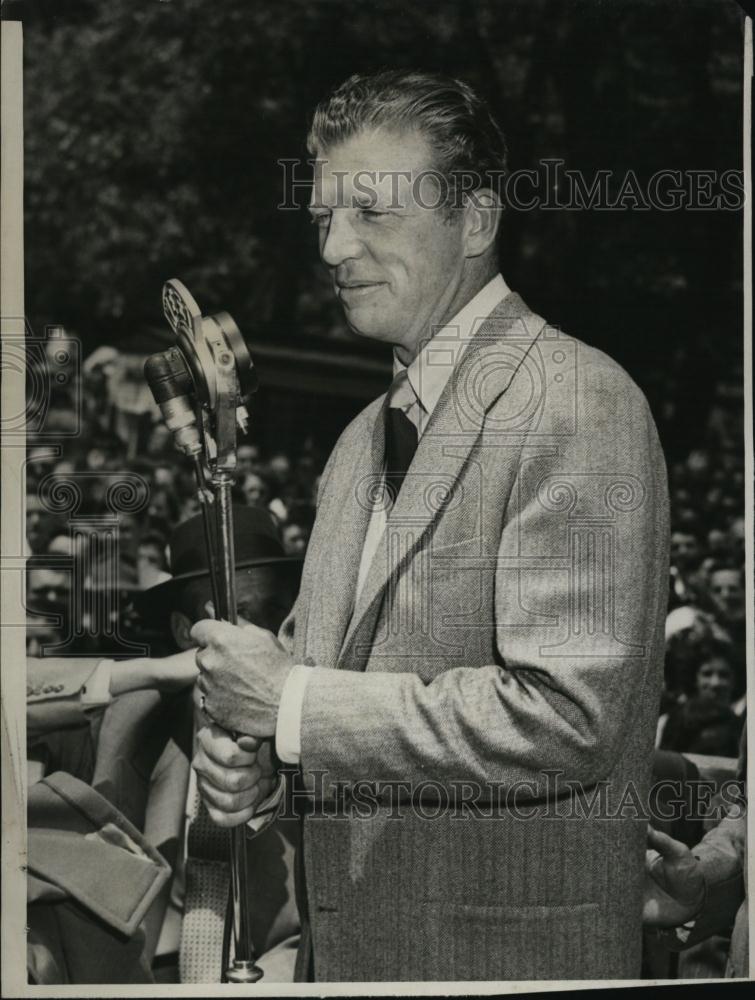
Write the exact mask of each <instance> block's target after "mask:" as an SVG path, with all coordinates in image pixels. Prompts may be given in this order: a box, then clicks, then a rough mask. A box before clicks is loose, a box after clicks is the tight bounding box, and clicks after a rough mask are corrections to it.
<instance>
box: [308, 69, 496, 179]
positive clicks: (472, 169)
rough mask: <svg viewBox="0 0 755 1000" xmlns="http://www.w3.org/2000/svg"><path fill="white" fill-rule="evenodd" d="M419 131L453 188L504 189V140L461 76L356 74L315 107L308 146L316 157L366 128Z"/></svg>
mask: <svg viewBox="0 0 755 1000" xmlns="http://www.w3.org/2000/svg"><path fill="white" fill-rule="evenodd" d="M376 128H390V129H397V130H403V129H412V128H413V129H417V130H419V131H420V132H421V133H422V134H423V135H424V136H425V138H426V139H427V141H428V142H429V144H430V146H431V148H432V150H433V152H434V155H435V160H434V163H433V164H432V168H433V169H435V170H437V171H438V172H439V173H441V174H442V175H444V176H445V178H446V179H447V180H448V182H449V187H450V189H452V190H453V189H458V188H459V184H460V181H459V179H460V177H461V176H462V175H464V176H465V177H466V178H473V179H475V183H474V184H470V183H469V180H465V181H464V182H463V186H462V190H477V189H478V188H481V187H492V188H493V189H494V190H497V191H500V190H501V188H500V185H501V179H502V177H503V174H504V171H505V170H506V155H507V150H506V140H505V138H504V135H503V132H502V131H501V128H500V127H499V125H498V124H497V122H496V121H495V119H494V118H493V115H492V114H491V112H490V110H489V108H488V106H487V105H486V104H485V102H484V101H483V100H482V99H481V98H480V97H478V96H477V94H476V93H475V92H474V91H473V90H472V88H471V87H470V86H469V85H468V84H466V83H464V82H463V81H461V80H455V79H451V78H450V77H444V76H441V75H440V74H436V73H420V72H405V71H401V70H383V71H381V72H379V73H374V74H370V75H362V74H355V75H354V76H350V77H349V78H348V80H346V81H345V82H344V83H342V84H341V85H340V86H339V87H338V88H337V89H336V90H335V91H334V92H333V93H332V94H331V95H330V96H329V97H328V98H326V99H325V100H324V101H322V102H321V103H320V104H319V105H318V106H317V108H316V109H315V113H314V117H313V120H312V127H311V129H310V131H309V136H308V139H307V146H308V149H309V152H310V154H311V155H312V156H319V155H321V154H322V153H323V152H324V151H325V150H327V149H328V148H330V147H332V146H335V145H337V144H338V143H339V142H343V141H344V140H345V139H348V138H350V137H351V136H353V135H355V134H356V133H358V132H361V131H363V130H365V129H376Z"/></svg>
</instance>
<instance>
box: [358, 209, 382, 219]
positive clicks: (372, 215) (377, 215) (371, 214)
mask: <svg viewBox="0 0 755 1000" xmlns="http://www.w3.org/2000/svg"><path fill="white" fill-rule="evenodd" d="M362 215H363V216H364V217H365V218H367V219H370V220H375V219H382V218H383V216H384V215H388V213H387V212H378V211H377V209H375V208H363V209H362Z"/></svg>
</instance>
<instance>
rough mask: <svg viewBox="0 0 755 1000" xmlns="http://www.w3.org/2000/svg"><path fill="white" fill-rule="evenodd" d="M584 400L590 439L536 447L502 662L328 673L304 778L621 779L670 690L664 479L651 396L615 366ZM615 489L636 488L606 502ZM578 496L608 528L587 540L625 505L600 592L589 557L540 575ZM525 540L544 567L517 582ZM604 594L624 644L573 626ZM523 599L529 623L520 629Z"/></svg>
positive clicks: (504, 612) (516, 503) (514, 539)
mask: <svg viewBox="0 0 755 1000" xmlns="http://www.w3.org/2000/svg"><path fill="white" fill-rule="evenodd" d="M575 391H576V388H575ZM578 398H579V401H580V410H579V415H580V420H579V425H578V430H577V432H576V433H574V434H573V435H571V436H568V435H567V436H565V437H564V438H563V439H561V441H560V442H557V443H556V445H555V446H549V447H546V448H543V446H542V444H541V443H540V442H539V441H534V442H532V443H533V444H534V445H537V446H538V454H540V455H541V456H543V455H544V456H545V457H544V459H543V458H542V457H541V459H540V460H539V461H538V462H537V463H533V462H528V461H525V460H524V458H523V457H520V459H519V462H518V471H517V475H516V481H515V483H514V488H513V490H512V492H511V496H510V499H509V501H508V505H507V508H506V512H505V515H504V517H503V522H502V531H501V536H500V544H499V549H498V552H499V559H498V566H497V568H496V597H495V619H496V620H495V623H494V624H493V625H491V626H487V625H485V626H484V627H491V628H494V630H495V637H494V638H495V647H496V652H497V654H498V655H497V656H496V657H494V659H495V662H491V663H489V664H485V665H481V666H477V665H475V666H469V667H465V666H459V667H454V668H451V669H449V670H447V671H445V672H444V673H441V674H440V675H439V676H437V677H435V678H434V679H432V680H431V681H430V682H429V683H424V682H423V680H422V679H421V678H420V677H419V676H417V675H416V674H415V673H389V672H382V673H381V672H377V671H374V672H373V671H368V672H366V673H358V672H352V671H348V670H337V671H334V670H330V669H326V668H322V667H319V666H318V667H315V668H314V669H313V670H312V673H311V676H310V678H309V682H308V684H307V688H306V692H305V697H304V705H303V714H302V765H303V767H304V770H305V775H306V774H307V772H311V773H314V772H321V773H322V772H324V773H325V774H327V775H328V779H329V780H330V781H336V782H340V781H342V782H346V783H349V782H357V781H360V780H367V781H375V780H378V781H381V780H386V781H398V782H406V781H408V782H411V783H419V782H421V781H423V780H425V779H428V778H432V779H434V780H435V781H439V782H441V783H442V784H445V785H448V784H450V783H455V782H458V781H459V780H469V781H474V782H479V783H483V784H484V783H485V782H487V781H495V782H496V783H497V784H500V785H501V786H504V787H505V786H508V787H510V786H512V785H513V784H514V783H520V782H526V783H527V784H528V786H529V787H530V788H532V790H533V792H534V794H542V793H543V790H544V778H543V772H544V771H545V770H547V769H549V768H555V769H559V770H560V771H561V772H563V773H564V776H565V778H567V779H573V780H578V781H581V782H583V783H584V784H590V783H594V782H595V781H598V780H600V779H602V778H604V777H605V776H606V775H607V774H608V773H610V771H611V769H612V767H613V765H614V764H615V762H616V760H617V758H618V756H619V755H620V754H621V753H622V749H623V746H624V743H625V740H626V738H627V730H628V727H630V726H632V725H633V724H636V719H635V715H636V708H635V706H636V705H637V703H638V701H637V699H638V695H639V694H640V693H641V692H642V689H643V686H644V685H645V684H650V685H653V689H654V690H655V688H656V687H657V686H658V684H659V683H660V672H661V669H662V663H661V657H660V648H661V638H662V631H661V629H662V621H663V613H664V610H665V600H666V585H667V565H668V564H667V560H668V556H667V552H668V499H667V486H666V471H665V464H664V460H663V455H662V451H661V449H660V444H659V442H658V437H657V433H656V430H655V425H654V423H653V420H652V416H651V414H650V411H649V408H648V406H647V402H646V401H645V398H644V396H643V395H642V393H641V392H640V391H639V389H637V387H636V386H635V385H634V383H632V382H631V380H629V379H628V377H627V376H626V375H625V374H624V373H623V372H621V370H620V369H618V367H617V366H613V365H611V364H606V365H594V366H592V367H591V368H590V369H589V370H584V371H582V372H581V383H580V386H579V397H578ZM533 470H534V471H533ZM615 482H619V483H620V484H621V483H623V484H624V485H619V486H618V487H617V489H616V491H615V493H614V494H613V495H611V496H608V495H607V492H606V491H607V490H608V489H609V486H610V484H611V483H615ZM590 484H592V485H590ZM583 487H585V488H583ZM577 493H578V494H579V497H578V499H576V500H575V499H574V497H573V494H574V495H575V496H576V494H577ZM576 503H578V504H579V505H580V506H579V510H578V513H579V518H580V520H581V522H582V523H583V524H585V523H588V524H589V523H590V522H592V523H594V525H595V526H596V527H595V531H594V532H593V536H592V542H591V541H590V539H589V537H588V538H586V539H585V538H583V539H582V541H581V542H580V544H588V545H589V544H595V539H596V538H598V539H599V538H600V526H601V524H602V523H605V521H606V504H607V503H608V504H609V505H610V504H613V505H614V508H615V509H617V510H619V511H620V515H617V516H616V517H615V518H614V519H613V522H612V524H613V532H614V534H613V535H612V541H611V542H610V546H611V547H610V550H609V549H606V548H605V547H604V549H603V550H599V549H596V550H595V551H594V552H593V553H592V555H590V553H585V554H586V556H587V557H588V558H592V559H593V561H594V560H595V559H598V561H599V562H600V559H599V552H600V551H602V553H603V557H606V558H608V557H609V556H610V559H609V562H608V563H607V564H606V565H604V572H603V577H602V578H601V579H602V580H603V582H604V588H603V590H602V591H601V592H600V593H599V589H598V590H596V587H595V573H593V574H592V575H590V574H589V573H586V572H583V571H582V569H583V564H579V565H576V567H574V566H573V571H572V572H569V571H567V570H565V569H556V570H553V569H550V570H547V571H543V570H538V568H537V566H538V560H540V561H541V562H542V563H544V564H546V565H547V562H546V560H547V557H549V556H550V555H551V554H552V553H553V552H554V551H556V550H558V551H561V552H563V551H565V549H564V546H565V542H564V539H565V538H567V536H568V535H569V531H570V523H571V518H570V514H571V513H572V512H573V511H574V504H576ZM588 534H589V533H588ZM523 540H525V541H526V543H527V545H528V555H529V556H530V557H531V559H530V563H529V566H530V568H528V569H525V570H524V571H522V572H521V574H517V573H513V572H511V571H510V569H507V566H510V565H511V561H510V559H511V556H512V555H516V554H517V553H520V552H521V551H522V544H523ZM607 553H608V555H607ZM599 568H600V567H599ZM598 598H600V599H601V600H603V601H606V602H607V605H606V607H607V608H608V612H607V617H608V619H610V621H609V626H610V630H611V635H610V636H608V637H607V636H606V634H605V633H604V632H602V631H601V629H600V628H598V629H593V630H592V631H591V630H590V628H587V629H585V630H583V632H582V633H581V634H580V636H578V637H576V636H574V635H573V634H572V632H571V625H572V624H573V623H574V622H575V621H578V616H579V614H581V613H582V612H583V611H584V610H585V609H588V610H589V609H590V608H591V607H593V609H594V605H595V601H596V600H597V599H598ZM518 602H521V604H522V606H524V607H526V610H527V620H526V623H525V624H518V623H517V617H518V615H517V613H516V609H517V607H518V606H519V605H518ZM512 608H513V609H514V613H512ZM575 609H577V611H575ZM580 609H581V610H580ZM603 610H604V611H605V607H604V609H603ZM575 616H576V617H575ZM595 620H596V619H594V618H593V621H595ZM604 620H605V616H604ZM566 623H569V627H568V628H567V627H566ZM554 624H555V626H556V627H554ZM575 638H579V640H580V641H579V642H574V641H572V640H574V639H575ZM559 643H560V647H559V646H558V644H559ZM607 644H608V646H609V647H610V649H609V652H608V654H606V648H607ZM556 647H558V648H556Z"/></svg>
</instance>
